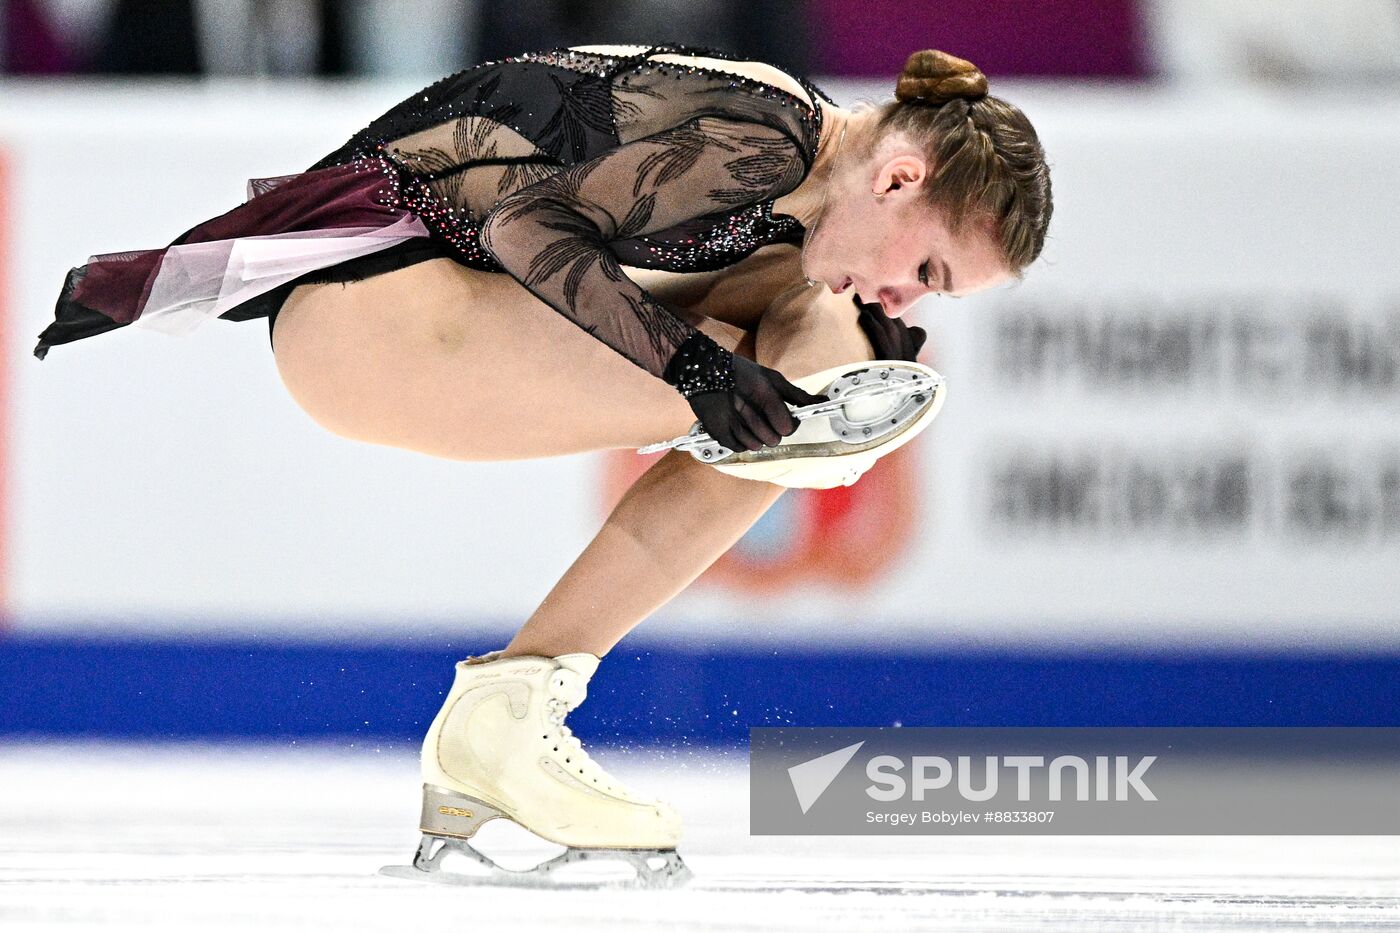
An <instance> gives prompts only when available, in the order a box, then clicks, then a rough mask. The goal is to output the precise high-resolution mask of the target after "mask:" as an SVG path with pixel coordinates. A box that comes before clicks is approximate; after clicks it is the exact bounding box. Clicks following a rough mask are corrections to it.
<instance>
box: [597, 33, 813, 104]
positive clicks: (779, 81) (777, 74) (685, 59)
mask: <svg viewBox="0 0 1400 933" xmlns="http://www.w3.org/2000/svg"><path fill="white" fill-rule="evenodd" d="M569 47H570V48H571V49H573V50H574V51H575V52H595V53H597V54H600V55H636V54H637V53H638V52H645V51H646V49H647V46H644V45H572V46H569ZM649 58H650V59H651V60H652V61H657V62H674V63H675V64H678V65H695V66H696V67H699V68H712V69H714V70H716V71H727V72H730V73H732V74H739V75H743V76H744V77H746V78H753V79H754V80H756V81H762V82H763V83H764V84H771V85H772V86H774V87H776V88H780V89H782V90H784V91H787V92H788V93H789V94H792V95H793V96H795V97H798V98H801V99H802V100H806V101H810V102H811V104H812V107H813V108H815V107H817V106H818V105H817V103H816V101H813V100H812V95H810V94H808V93H807V89H806V88H804V87H803V86H802V84H801V82H799V81H798V80H797V79H796V78H794V77H793V76H792V75H790V74H788V73H787V72H786V71H783V70H782V69H781V68H779V67H777V66H776V65H770V64H768V63H767V62H758V61H731V60H729V59H727V58H710V57H708V56H703V55H682V54H679V53H673V52H665V53H661V54H657V55H652V56H649Z"/></svg>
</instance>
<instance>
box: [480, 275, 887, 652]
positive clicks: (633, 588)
mask: <svg viewBox="0 0 1400 933" xmlns="http://www.w3.org/2000/svg"><path fill="white" fill-rule="evenodd" d="M833 297H835V296H831V295H830V293H827V295H826V298H827V299H831V298H833ZM850 308H851V305H850V304H849V302H841V301H840V299H836V301H829V300H823V299H821V298H820V297H818V298H815V299H814V298H813V297H812V296H810V295H809V297H808V298H807V299H806V300H802V301H798V302H791V301H789V302H786V303H780V304H778V305H775V306H774V307H773V308H770V310H769V312H768V313H767V314H765V316H764V317H763V319H762V320H761V321H760V323H759V329H758V340H757V350H758V352H757V354H755V355H756V356H757V357H758V361H759V362H760V363H763V364H764V365H766V366H773V367H774V368H776V369H779V370H781V371H783V372H786V373H788V374H789V375H790V376H793V375H798V376H800V375H802V374H804V373H809V372H816V371H817V370H820V369H826V368H827V367H829V366H833V365H839V364H840V363H848V362H852V361H855V360H860V359H873V358H874V355H873V350H872V349H871V346H870V344H869V342H867V341H866V339H865V337H864V335H863V334H862V333H861V332H860V331H859V329H858V328H855V329H851V328H847V327H841V326H825V327H823V326H821V323H820V322H821V321H822V320H823V319H822V318H821V317H820V316H819V315H821V314H822V313H823V312H824V313H825V314H826V315H827V319H828V320H830V319H832V318H831V316H832V315H844V314H845V313H846V311H848V310H850ZM853 314H854V312H853V311H852V312H851V315H852V316H853ZM836 319H837V320H840V318H836ZM740 349H741V350H742V349H743V348H742V346H741V348H740ZM785 489H786V487H783V486H777V485H775V484H772V483H763V482H755V481H753V480H747V479H740V478H739V477H737V476H730V475H729V474H727V473H721V472H720V471H719V470H716V469H715V468H713V467H711V466H707V465H706V464H703V463H701V462H700V461H698V460H696V459H695V458H694V457H692V456H690V455H689V454H687V453H682V452H680V451H674V450H673V451H669V452H668V453H666V454H665V455H664V456H663V457H662V458H661V459H660V460H658V461H657V462H656V463H655V464H653V465H652V467H651V468H650V469H649V470H647V471H646V473H644V474H642V476H640V477H639V478H638V479H637V481H636V482H635V483H633V484H632V486H631V488H630V489H628V490H627V493H626V495H624V496H623V498H622V501H621V502H619V503H618V504H617V506H616V508H614V509H613V511H612V514H611V515H609V516H608V520H607V522H606V523H604V525H603V528H602V530H600V531H599V532H598V534H597V536H596V537H594V539H593V541H592V542H591V543H590V544H589V545H588V547H587V548H585V549H584V551H583V553H582V554H581V555H580V556H579V558H578V559H577V560H576V561H575V562H574V564H573V566H571V567H570V568H569V569H568V571H567V572H566V573H565V574H564V576H563V578H562V579H560V581H559V582H558V583H557V584H555V586H554V589H552V590H551V591H550V592H549V595H547V596H546V597H545V599H544V602H543V603H542V604H541V605H540V607H539V608H538V609H537V610H536V611H535V613H534V614H533V615H532V616H530V618H529V619H528V620H526V622H525V624H524V625H523V626H522V627H521V629H520V631H519V632H518V633H516V636H515V638H514V639H512V640H511V642H510V644H509V645H508V646H507V647H506V649H505V650H504V652H503V655H517V654H538V655H545V656H547V657H554V656H556V655H560V654H567V653H569V652H573V651H587V652H589V653H591V654H596V655H598V656H599V657H602V656H603V655H604V654H606V653H607V652H608V651H609V650H611V649H612V647H613V646H614V645H615V644H617V642H618V641H620V640H621V639H622V637H623V636H624V635H626V634H627V633H628V632H629V631H631V630H632V629H633V628H635V627H636V626H637V625H638V624H639V623H640V622H641V621H642V620H643V619H645V618H646V617H647V616H649V615H651V613H653V612H655V611H656V610H657V609H658V608H660V607H661V606H663V605H665V604H666V603H667V602H668V601H670V600H671V599H672V598H674V597H675V596H676V595H677V594H678V593H680V592H681V591H682V590H684V589H685V588H686V587H687V586H689V585H690V584H691V583H692V582H693V581H694V580H695V578H696V577H698V576H700V574H701V573H703V572H704V571H705V569H706V568H707V567H709V566H710V565H711V564H713V563H714V562H715V561H716V560H717V559H718V558H719V556H720V555H721V554H723V553H724V552H725V551H727V550H729V548H730V547H732V546H733V545H734V543H735V542H736V541H738V540H739V538H740V537H742V536H743V534H744V532H745V531H747V530H748V529H749V528H750V527H751V526H752V525H753V523H754V522H756V521H758V519H759V518H760V517H761V516H762V515H763V513H764V512H766V511H767V510H768V507H769V506H771V505H772V504H773V503H774V502H776V501H777V500H778V498H779V497H780V496H781V495H782V493H783V492H784V491H785Z"/></svg>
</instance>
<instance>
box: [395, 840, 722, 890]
mask: <svg viewBox="0 0 1400 933" xmlns="http://www.w3.org/2000/svg"><path fill="white" fill-rule="evenodd" d="M454 852H455V853H459V854H461V855H465V856H467V857H468V858H470V859H472V860H473V861H475V862H477V863H479V864H480V865H482V866H484V867H485V868H486V869H487V873H486V874H470V875H469V874H465V873H462V872H456V871H450V870H447V869H444V868H443V866H442V861H443V858H444V857H445V856H446V855H448V854H449V853H454ZM590 861H596V862H622V863H624V864H625V865H628V866H631V868H632V869H633V870H634V872H635V874H634V875H633V876H632V877H624V878H604V879H596V880H595V879H590V878H587V877H573V878H560V877H557V876H556V875H555V872H556V871H557V870H558V869H560V868H562V867H564V866H566V865H574V864H578V863H582V862H590ZM379 874H381V875H385V876H387V877H389V878H403V879H405V880H409V881H426V882H428V883H430V884H450V885H468V886H469V885H482V884H492V885H501V884H504V885H510V886H515V887H527V888H551V889H558V888H577V889H588V890H600V889H629V888H635V889H665V888H678V887H681V886H682V885H685V884H686V883H687V882H689V881H690V880H691V879H692V878H693V877H694V874H693V873H692V872H691V870H690V867H689V866H688V865H686V864H685V862H684V861H683V860H682V859H681V856H680V853H679V852H677V851H676V850H675V849H605V848H596V849H594V848H571V849H568V850H567V851H565V852H563V853H561V854H559V855H556V856H555V857H553V858H551V859H547V860H545V861H543V862H541V863H540V864H538V865H536V866H534V867H533V868H525V869H514V868H506V867H504V866H502V865H499V864H497V863H496V862H495V861H494V860H492V859H491V857H490V856H488V855H486V854H485V853H484V852H481V851H480V850H478V849H476V848H475V847H473V846H472V845H471V843H469V842H468V841H467V840H465V839H449V838H443V837H440V836H430V835H426V834H425V835H424V836H423V839H422V841H421V842H420V843H419V844H418V851H417V852H416V853H414V857H413V864H412V865H385V866H384V867H383V868H381V869H379Z"/></svg>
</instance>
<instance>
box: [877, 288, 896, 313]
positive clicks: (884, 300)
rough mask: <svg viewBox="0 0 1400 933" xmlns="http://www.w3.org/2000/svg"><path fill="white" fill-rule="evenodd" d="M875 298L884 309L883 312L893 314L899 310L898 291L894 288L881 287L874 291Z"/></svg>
mask: <svg viewBox="0 0 1400 933" xmlns="http://www.w3.org/2000/svg"><path fill="white" fill-rule="evenodd" d="M876 298H877V300H878V301H879V302H880V306H881V307H882V308H884V309H885V314H887V315H890V316H893V315H894V313H895V312H896V311H898V310H899V307H900V305H899V293H898V292H896V291H895V290H894V289H892V288H882V289H880V290H879V291H878V292H877V293H876Z"/></svg>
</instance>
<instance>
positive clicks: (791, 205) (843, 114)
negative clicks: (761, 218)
mask: <svg viewBox="0 0 1400 933" xmlns="http://www.w3.org/2000/svg"><path fill="white" fill-rule="evenodd" d="M821 107H822V138H821V142H820V143H819V144H818V146H817V157H816V159H815V160H813V162H812V170H811V171H810V172H808V173H807V177H806V178H804V179H802V183H801V184H800V185H798V186H797V187H796V188H794V189H793V190H792V191H789V192H788V193H787V194H785V195H783V196H782V197H780V198H778V200H777V201H775V202H773V213H775V214H786V215H788V216H789V217H795V218H797V221H798V223H800V224H802V226H803V227H805V228H807V229H808V230H810V229H812V227H813V226H814V225H815V224H816V222H817V220H818V219H819V218H820V216H821V212H822V209H823V208H824V206H825V205H824V203H823V202H824V200H825V197H826V193H827V190H828V185H829V184H830V182H831V180H832V171H833V170H834V169H835V168H836V167H837V163H844V162H845V159H844V158H843V157H844V156H847V155H848V154H849V152H850V150H851V148H852V143H853V141H854V138H855V135H856V124H857V123H858V122H859V116H858V115H857V114H853V113H851V112H849V111H846V110H842V109H840V108H839V107H832V106H830V105H828V104H822V105H821ZM843 133H844V135H845V137H846V138H845V140H844V141H843V140H842V134H843Z"/></svg>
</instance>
